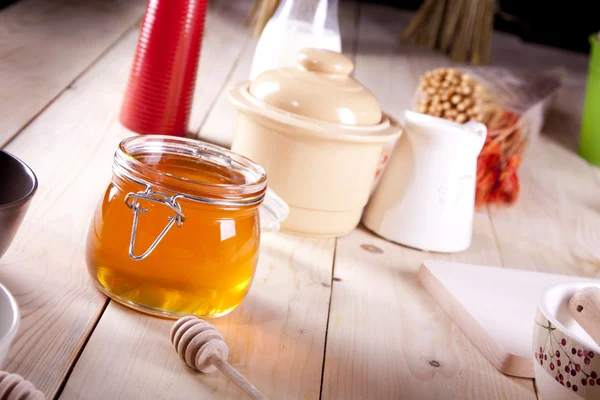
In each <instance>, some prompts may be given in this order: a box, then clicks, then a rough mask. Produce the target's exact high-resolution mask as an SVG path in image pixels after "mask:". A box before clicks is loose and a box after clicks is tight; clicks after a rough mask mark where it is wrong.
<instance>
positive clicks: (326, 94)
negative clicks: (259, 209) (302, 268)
mask: <svg viewBox="0 0 600 400" xmlns="http://www.w3.org/2000/svg"><path fill="white" fill-rule="evenodd" d="M297 59H298V67H297V68H283V69H277V70H270V71H266V72H264V73H262V74H261V75H259V76H258V77H257V78H256V79H255V80H254V81H252V82H242V83H240V84H238V85H236V86H234V87H233V88H232V89H231V91H230V100H231V101H232V103H233V104H234V105H235V106H236V107H237V108H238V110H239V117H238V121H237V129H236V135H235V138H234V140H233V144H232V150H233V151H235V152H237V153H240V154H242V155H244V156H246V157H248V158H250V159H251V160H254V161H255V162H257V163H259V164H260V165H262V166H263V167H264V168H265V170H266V172H267V175H268V177H269V185H270V187H271V188H272V189H273V190H274V191H275V192H277V193H278V194H279V195H280V196H281V197H282V198H283V200H285V202H286V203H288V204H289V206H290V214H289V217H288V218H287V220H286V221H285V222H284V223H283V224H282V226H281V228H282V230H284V231H288V232H294V233H299V234H305V235H311V236H341V235H344V234H346V233H348V232H350V231H351V230H352V229H354V228H355V227H356V225H357V224H358V222H359V220H360V217H361V215H362V211H363V208H364V206H365V205H366V203H367V200H368V198H369V195H370V193H371V189H372V188H373V184H374V181H375V177H376V175H377V173H378V171H380V170H381V169H382V168H383V166H384V164H383V162H382V154H383V151H384V149H389V148H390V147H391V146H393V144H394V142H395V140H396V139H397V138H398V137H399V136H400V133H401V130H400V127H399V126H398V124H397V123H396V122H395V121H394V120H393V119H392V118H390V117H389V116H387V115H386V114H385V113H383V112H382V111H381V108H380V106H379V103H378V102H377V99H376V98H375V96H374V95H373V94H372V93H371V92H370V91H369V90H368V89H366V88H365V87H363V86H362V85H361V84H360V83H358V82H357V81H355V80H354V79H352V78H351V77H350V76H349V74H350V72H351V71H352V69H353V67H354V66H353V64H352V62H351V61H350V60H349V59H348V58H346V57H345V56H343V55H342V54H339V53H335V52H331V51H327V50H317V49H303V50H301V51H299V53H298V57H297Z"/></svg>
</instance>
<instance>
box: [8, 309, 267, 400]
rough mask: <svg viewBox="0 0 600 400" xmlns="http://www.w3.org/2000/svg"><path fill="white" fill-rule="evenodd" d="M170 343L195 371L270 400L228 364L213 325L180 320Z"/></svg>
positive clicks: (226, 352) (222, 342)
mask: <svg viewBox="0 0 600 400" xmlns="http://www.w3.org/2000/svg"><path fill="white" fill-rule="evenodd" d="M171 343H173V346H175V349H176V350H177V353H178V354H179V355H180V356H181V358H182V359H183V360H184V361H185V363H186V364H187V365H188V366H189V367H191V368H192V369H195V370H198V371H200V372H203V373H205V374H208V373H211V372H214V371H216V370H217V369H218V370H219V371H221V372H222V373H223V374H224V375H225V376H226V377H227V378H229V379H230V380H231V381H232V382H233V383H235V384H236V385H237V386H239V388H240V389H242V390H243V391H244V392H245V393H246V394H247V395H248V396H250V398H251V399H254V400H267V398H266V397H265V396H264V395H263V394H262V393H261V392H260V391H259V390H258V389H257V388H256V387H255V386H254V385H253V384H252V383H250V381H248V380H247V379H246V378H244V376H243V375H242V374H240V373H239V372H237V371H236V370H235V368H233V367H232V366H231V365H230V364H229V363H228V362H227V356H228V355H229V349H228V348H227V345H226V344H225V340H223V336H221V334H220V333H219V331H217V328H215V327H214V326H213V325H212V324H209V323H208V322H206V321H203V320H201V319H199V318H196V317H183V318H180V319H178V320H177V322H175V323H174V324H173V327H172V328H171ZM0 400H2V398H1V397H0Z"/></svg>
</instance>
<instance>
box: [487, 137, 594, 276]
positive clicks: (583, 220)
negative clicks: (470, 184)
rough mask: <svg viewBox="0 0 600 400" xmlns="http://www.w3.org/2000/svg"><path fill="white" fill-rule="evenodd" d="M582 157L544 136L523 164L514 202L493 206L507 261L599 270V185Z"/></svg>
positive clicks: (569, 270)
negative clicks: (516, 199) (507, 204)
mask: <svg viewBox="0 0 600 400" xmlns="http://www.w3.org/2000/svg"><path fill="white" fill-rule="evenodd" d="M593 173H594V171H593V167H591V166H590V165H589V164H588V163H587V162H585V161H584V160H583V159H581V158H580V157H578V156H577V155H575V154H574V153H572V152H571V151H570V150H567V149H565V148H564V147H562V145H560V144H558V143H556V142H554V141H553V140H551V139H549V138H547V137H545V136H541V137H540V138H539V140H538V141H537V142H536V143H535V145H532V146H529V148H528V150H527V152H526V154H525V157H524V163H523V166H522V167H521V169H520V170H519V177H520V179H521V197H520V199H519V201H518V202H517V204H516V205H515V206H514V207H510V208H490V216H491V220H492V224H493V226H494V232H495V234H496V237H497V238H498V245H499V248H500V253H501V256H502V261H503V263H504V265H510V266H515V267H520V268H521V267H523V268H527V269H532V270H537V271H544V272H553V273H563V274H574V275H580V276H587V277H598V276H600V246H598V243H600V231H599V230H598V229H597V227H598V226H600V204H599V203H598V199H599V198H600V185H598V184H597V181H596V179H595V177H594V175H593Z"/></svg>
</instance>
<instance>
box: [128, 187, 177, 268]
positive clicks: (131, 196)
mask: <svg viewBox="0 0 600 400" xmlns="http://www.w3.org/2000/svg"><path fill="white" fill-rule="evenodd" d="M179 197H182V196H181V195H179V194H176V195H173V196H169V195H167V194H164V193H161V192H155V191H153V190H152V187H151V186H148V187H147V188H146V190H144V191H140V192H137V193H131V192H130V193H128V194H127V196H125V204H127V207H129V209H130V210H131V212H132V213H133V224H132V226H131V239H130V241H129V257H131V258H132V259H134V260H143V259H145V258H146V257H148V256H149V255H150V253H152V251H154V249H155V248H156V246H158V244H159V243H160V241H161V240H162V239H163V238H164V237H165V235H166V234H167V232H169V230H170V229H171V228H172V227H173V225H175V224H177V227H178V228H179V227H181V225H182V224H183V221H185V215H184V214H183V212H182V211H181V206H180V205H179V203H178V202H177V198H179ZM140 199H143V200H148V201H152V202H155V203H158V204H163V205H165V206H167V207H169V208H170V209H171V210H173V211H174V212H175V215H173V216H169V217H168V219H169V223H168V224H167V225H166V226H165V227H164V229H163V230H162V231H161V232H160V234H159V235H158V237H157V238H156V239H155V240H154V242H152V244H151V245H150V247H148V250H146V251H145V252H143V253H142V254H141V255H139V256H136V255H135V254H134V249H135V238H136V234H137V226H138V219H139V215H140V212H141V213H144V214H148V212H149V211H148V209H146V208H143V207H142V205H141V204H140V202H139V200H140Z"/></svg>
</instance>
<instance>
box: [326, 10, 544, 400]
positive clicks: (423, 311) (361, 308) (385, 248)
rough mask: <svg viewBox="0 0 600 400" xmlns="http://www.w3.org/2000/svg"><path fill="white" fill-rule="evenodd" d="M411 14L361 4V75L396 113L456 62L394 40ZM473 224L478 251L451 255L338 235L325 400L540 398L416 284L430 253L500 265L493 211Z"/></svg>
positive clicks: (358, 235)
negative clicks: (425, 79)
mask: <svg viewBox="0 0 600 400" xmlns="http://www.w3.org/2000/svg"><path fill="white" fill-rule="evenodd" d="M408 19H409V15H408V14H405V13H402V12H396V11H393V10H391V9H389V8H384V7H379V6H367V5H363V6H362V7H361V14H360V30H359V38H358V53H357V56H356V65H357V67H356V77H357V79H358V80H359V81H360V82H362V83H363V84H365V85H366V86H367V87H368V88H370V89H371V90H372V91H373V92H374V94H375V95H376V96H377V98H378V99H379V101H380V103H381V105H382V107H383V109H384V110H385V111H386V112H390V113H391V114H396V116H398V115H399V113H400V112H401V111H402V110H403V109H405V108H408V107H410V105H411V101H412V93H413V92H414V89H415V88H416V84H417V80H418V77H419V76H420V75H421V74H423V73H424V72H425V71H426V70H427V69H430V68H434V67H436V66H440V65H448V64H449V61H448V60H447V59H446V58H445V57H443V56H441V55H439V54H436V53H431V52H430V51H428V50H423V49H421V48H417V47H414V46H409V45H398V44H397V43H396V37H397V32H398V29H401V24H402V23H403V21H408ZM382 77H387V79H382ZM474 224H475V226H474V238H473V243H472V245H471V248H470V249H469V250H468V251H466V252H463V253H459V254H454V255H441V254H431V253H424V252H419V251H417V250H412V249H408V248H404V247H401V246H397V245H394V244H392V243H390V242H387V241H384V240H382V239H379V238H377V237H375V236H374V235H372V234H370V233H368V232H367V231H365V230H362V229H360V230H357V231H355V232H353V233H352V234H350V235H348V236H347V237H344V238H341V239H339V240H338V245H337V248H336V260H335V266H334V287H333V292H332V302H331V312H330V323H329V330H328V335H327V348H326V359H325V374H324V377H323V398H324V399H362V398H369V399H388V398H402V399H411V398H414V399H425V398H468V399H469V398H526V399H532V398H535V393H534V389H533V385H532V381H531V380H522V379H517V378H510V377H507V376H505V375H502V374H501V373H500V372H498V371H497V370H496V369H495V368H494V367H493V366H492V365H491V364H490V363H489V362H488V361H487V360H486V359H485V358H484V356H483V355H482V354H481V353H479V351H478V350H477V349H476V347H475V346H474V345H473V344H472V343H471V342H470V341H469V340H468V338H467V337H466V336H465V335H464V334H463V333H462V332H461V331H460V329H459V328H458V327H457V326H456V325H455V324H454V323H453V322H452V321H451V320H450V319H449V317H448V316H447V315H446V314H445V313H444V311H443V310H442V309H441V308H440V307H439V306H438V305H437V303H436V302H435V301H434V300H433V299H432V298H431V296H429V294H428V293H427V292H426V291H425V290H424V288H423V287H422V286H421V284H420V283H419V281H418V275H417V272H418V267H419V265H420V264H421V262H422V261H423V260H425V259H436V260H453V261H464V262H469V263H478V264H486V265H501V258H500V253H499V251H498V247H497V244H496V238H495V236H494V232H493V230H492V226H491V224H490V220H489V215H488V213H487V211H486V210H483V211H481V212H478V213H476V215H475V223H474ZM380 251H381V252H380Z"/></svg>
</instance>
